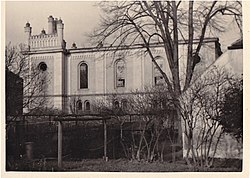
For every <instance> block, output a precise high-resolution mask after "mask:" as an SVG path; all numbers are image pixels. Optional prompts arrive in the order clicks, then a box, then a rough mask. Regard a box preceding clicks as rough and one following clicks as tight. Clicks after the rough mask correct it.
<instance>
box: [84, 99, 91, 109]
mask: <svg viewBox="0 0 250 178" xmlns="http://www.w3.org/2000/svg"><path fill="white" fill-rule="evenodd" d="M84 110H85V111H90V102H89V101H88V100H86V101H85V102H84Z"/></svg>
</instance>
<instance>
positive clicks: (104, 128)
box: [103, 119, 108, 161]
mask: <svg viewBox="0 0 250 178" xmlns="http://www.w3.org/2000/svg"><path fill="white" fill-rule="evenodd" d="M103 130H104V160H105V161H108V157H107V120H106V119H103Z"/></svg>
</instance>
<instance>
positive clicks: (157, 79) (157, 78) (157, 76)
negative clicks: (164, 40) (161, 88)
mask: <svg viewBox="0 0 250 178" xmlns="http://www.w3.org/2000/svg"><path fill="white" fill-rule="evenodd" d="M155 60H156V62H157V64H158V65H159V67H160V68H161V69H162V70H164V60H163V58H161V57H157V58H156V59H155ZM153 66H154V68H153V78H154V85H163V84H164V78H163V76H162V74H161V72H160V70H159V69H158V68H157V67H156V65H153Z"/></svg>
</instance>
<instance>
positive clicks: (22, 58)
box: [5, 43, 50, 112]
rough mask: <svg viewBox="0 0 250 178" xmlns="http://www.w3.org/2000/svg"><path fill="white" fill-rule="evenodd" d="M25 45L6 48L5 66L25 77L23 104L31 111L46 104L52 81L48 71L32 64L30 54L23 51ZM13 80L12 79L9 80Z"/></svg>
mask: <svg viewBox="0 0 250 178" xmlns="http://www.w3.org/2000/svg"><path fill="white" fill-rule="evenodd" d="M23 47H24V46H23V45H19V46H17V47H16V46H11V44H10V43H9V44H8V45H7V46H6V48H5V67H6V69H8V70H9V71H11V72H13V73H14V74H16V75H17V76H19V77H21V78H22V79H23V104H22V108H23V109H24V108H28V110H29V112H32V111H33V110H36V109H38V108H41V107H43V106H45V105H46V103H47V101H48V100H47V98H46V92H47V86H48V83H49V81H50V78H49V75H48V74H47V73H46V71H42V70H40V69H39V68H38V66H36V65H35V64H31V62H30V59H29V56H28V55H26V54H24V53H22V51H23V49H24V48H23ZM8 82H11V81H8Z"/></svg>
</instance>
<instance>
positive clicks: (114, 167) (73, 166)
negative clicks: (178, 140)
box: [11, 159, 241, 172]
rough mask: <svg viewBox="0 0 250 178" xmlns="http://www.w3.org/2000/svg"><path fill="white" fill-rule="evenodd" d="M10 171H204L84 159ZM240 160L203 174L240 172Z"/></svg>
mask: <svg viewBox="0 0 250 178" xmlns="http://www.w3.org/2000/svg"><path fill="white" fill-rule="evenodd" d="M11 170H16V171H67V172H72V171H77V172H197V171H202V172H204V170H202V169H200V168H195V169H194V168H190V167H188V166H187V165H186V164H185V162H184V161H179V162H175V163H170V162H158V161H156V162H153V163H148V162H144V161H141V162H138V161H129V160H127V159H117V160H109V161H107V162H106V161H104V160H103V159H85V160H82V161H64V162H63V168H62V169H58V167H57V161H56V160H49V161H46V162H45V161H42V160H36V161H32V162H31V161H20V162H16V164H15V167H14V168H12V169H11ZM240 171H241V161H240V160H237V161H236V160H231V161H230V160H224V159H223V160H216V162H215V166H214V167H213V168H208V169H207V170H206V171H205V172H240Z"/></svg>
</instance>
